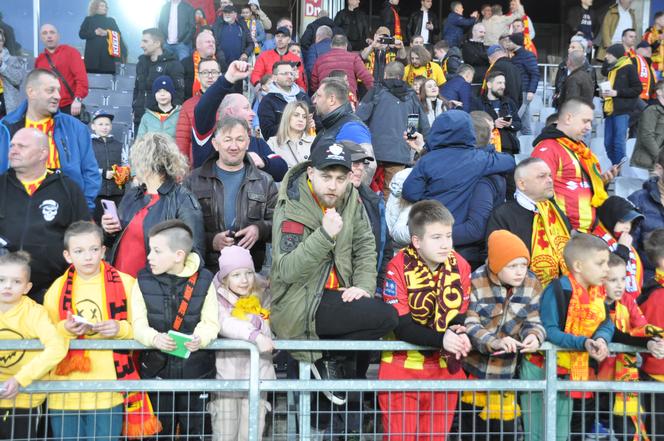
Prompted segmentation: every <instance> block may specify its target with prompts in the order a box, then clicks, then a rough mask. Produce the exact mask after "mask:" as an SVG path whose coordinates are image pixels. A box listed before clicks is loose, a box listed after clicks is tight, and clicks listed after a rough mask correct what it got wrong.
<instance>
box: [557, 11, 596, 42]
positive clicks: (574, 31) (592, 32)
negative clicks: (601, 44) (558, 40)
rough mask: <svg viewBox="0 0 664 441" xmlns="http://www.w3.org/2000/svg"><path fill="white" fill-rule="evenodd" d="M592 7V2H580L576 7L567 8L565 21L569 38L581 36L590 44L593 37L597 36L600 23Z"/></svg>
mask: <svg viewBox="0 0 664 441" xmlns="http://www.w3.org/2000/svg"><path fill="white" fill-rule="evenodd" d="M592 6H593V0H580V1H579V4H578V5H576V6H572V7H571V8H569V11H567V20H566V21H565V24H566V25H567V30H568V35H569V38H571V37H573V36H575V35H582V36H583V38H585V39H586V40H587V41H589V42H591V44H592V41H593V40H595V37H597V36H599V27H600V21H599V17H598V16H597V12H596V11H595V10H594V9H592Z"/></svg>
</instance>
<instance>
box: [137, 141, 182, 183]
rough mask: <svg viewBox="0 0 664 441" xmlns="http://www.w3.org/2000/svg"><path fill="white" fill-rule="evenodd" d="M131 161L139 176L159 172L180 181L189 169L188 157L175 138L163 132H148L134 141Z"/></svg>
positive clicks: (162, 175)
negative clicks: (181, 151) (181, 150)
mask: <svg viewBox="0 0 664 441" xmlns="http://www.w3.org/2000/svg"><path fill="white" fill-rule="evenodd" d="M129 162H130V163H131V167H132V170H134V172H135V173H136V175H137V176H139V177H140V176H145V175H149V174H157V175H159V176H161V177H162V178H164V179H172V180H175V181H179V180H180V179H182V178H183V177H184V176H185V175H186V174H187V172H188V171H189V164H188V161H187V158H186V157H185V156H184V155H183V154H182V153H180V150H179V149H178V146H177V145H176V144H175V141H174V140H173V138H171V137H170V136H168V135H165V134H163V133H156V132H148V133H146V134H145V135H143V136H141V137H140V138H138V139H136V140H135V141H134V145H133V146H132V147H131V152H130V153H129Z"/></svg>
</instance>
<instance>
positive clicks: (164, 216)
mask: <svg viewBox="0 0 664 441" xmlns="http://www.w3.org/2000/svg"><path fill="white" fill-rule="evenodd" d="M129 162H130V163H131V165H132V172H133V173H134V174H135V179H136V181H137V183H138V184H139V185H136V186H135V187H132V188H131V189H129V190H128V191H126V192H125V195H124V197H123V198H122V201H121V202H120V205H119V206H118V210H117V211H118V213H117V214H118V218H114V217H113V216H111V215H110V214H105V215H103V216H102V218H101V226H102V228H103V229H104V232H105V242H106V243H105V245H107V246H108V245H110V246H112V249H111V252H110V254H109V261H110V262H112V263H113V266H115V267H116V268H117V269H118V271H121V272H123V273H126V274H129V275H130V276H132V277H135V276H136V275H137V274H138V272H139V271H140V270H142V269H144V268H145V267H146V266H147V262H148V252H149V251H150V248H149V240H148V239H149V237H148V233H149V232H150V230H151V229H152V227H154V226H155V225H157V224H159V223H160V222H163V221H166V220H174V219H177V220H180V221H182V222H184V223H185V224H186V225H187V226H188V227H189V228H190V229H191V231H193V247H194V250H195V251H196V253H198V255H199V256H203V255H204V254H203V252H204V250H205V236H204V231H203V215H202V213H201V207H200V205H199V204H198V201H196V199H195V198H194V196H193V195H192V194H191V193H190V192H189V191H188V190H187V189H186V188H184V187H183V186H182V185H180V184H179V183H178V182H181V181H182V179H183V178H184V176H185V174H186V173H187V159H186V158H185V157H184V155H182V153H180V152H179V151H178V148H177V146H176V145H175V142H173V140H172V139H171V138H170V137H168V136H166V135H164V134H162V133H148V134H146V135H145V136H143V137H141V138H138V139H137V140H136V141H135V142H134V144H133V145H132V147H131V152H130V153H129Z"/></svg>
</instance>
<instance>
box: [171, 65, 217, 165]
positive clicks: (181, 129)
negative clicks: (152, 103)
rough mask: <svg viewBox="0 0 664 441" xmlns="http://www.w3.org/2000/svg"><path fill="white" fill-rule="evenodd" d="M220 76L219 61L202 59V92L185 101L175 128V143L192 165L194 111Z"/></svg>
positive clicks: (199, 68)
mask: <svg viewBox="0 0 664 441" xmlns="http://www.w3.org/2000/svg"><path fill="white" fill-rule="evenodd" d="M219 75H221V67H220V66H219V62H218V61H217V60H215V59H212V58H208V59H201V60H200V61H199V63H198V75H197V76H198V79H199V82H200V85H201V87H200V90H199V91H198V92H196V94H195V95H194V96H192V97H191V98H189V99H188V100H187V101H185V102H184V104H182V108H180V116H179V117H178V124H177V126H176V128H175V142H176V143H177V145H178V148H179V149H180V151H181V152H182V154H183V155H185V156H186V157H187V158H188V159H189V164H191V165H193V163H194V154H193V151H192V149H191V138H192V136H193V134H192V128H193V126H194V109H195V108H196V104H198V102H199V101H200V100H201V95H203V94H204V93H205V91H206V90H208V88H209V87H210V86H211V85H212V84H214V82H215V81H217V78H219Z"/></svg>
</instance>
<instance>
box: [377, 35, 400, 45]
mask: <svg viewBox="0 0 664 441" xmlns="http://www.w3.org/2000/svg"><path fill="white" fill-rule="evenodd" d="M378 42H379V43H380V44H395V43H396V42H397V40H396V38H394V37H389V36H387V35H383V36H381V37H380V38H379V39H378Z"/></svg>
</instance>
